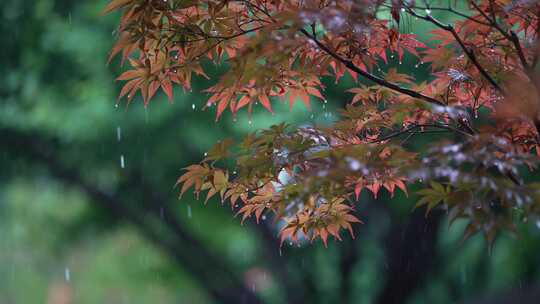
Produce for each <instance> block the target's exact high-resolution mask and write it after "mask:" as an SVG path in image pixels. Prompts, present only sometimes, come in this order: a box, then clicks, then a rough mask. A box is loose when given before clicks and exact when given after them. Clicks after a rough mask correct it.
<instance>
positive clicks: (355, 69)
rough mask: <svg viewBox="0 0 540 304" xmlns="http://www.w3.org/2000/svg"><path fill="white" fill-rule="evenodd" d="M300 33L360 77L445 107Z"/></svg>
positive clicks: (435, 100)
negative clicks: (377, 74) (370, 71)
mask: <svg viewBox="0 0 540 304" xmlns="http://www.w3.org/2000/svg"><path fill="white" fill-rule="evenodd" d="M300 32H302V34H304V35H305V36H306V37H308V38H309V39H310V40H311V41H313V42H315V44H316V45H317V46H318V47H319V48H320V49H321V50H323V51H324V52H326V53H327V54H328V55H330V56H332V57H333V58H335V59H336V60H338V61H339V62H341V63H343V64H344V65H345V66H346V67H347V68H348V69H350V70H351V71H353V72H355V73H358V74H359V75H361V76H363V77H365V78H367V79H369V80H371V81H373V82H374V83H376V84H378V85H380V86H383V87H386V88H389V89H392V90H394V91H396V92H400V93H402V94H405V95H408V96H410V97H413V98H417V99H420V100H423V101H427V102H429V103H432V104H437V105H444V103H442V102H441V101H439V100H437V99H435V98H433V97H429V96H427V95H423V94H421V93H419V92H417V91H414V90H410V89H407V88H404V87H401V86H399V85H397V84H395V83H391V82H388V81H386V80H384V79H382V78H380V77H377V76H375V75H373V74H371V73H368V72H365V71H363V70H362V69H360V68H359V67H357V66H356V65H355V64H354V63H353V62H352V61H350V60H348V59H345V58H343V57H341V56H339V55H338V54H336V53H335V52H334V51H332V50H331V49H330V48H328V47H327V46H326V45H324V44H323V43H321V42H320V41H319V40H318V39H317V38H316V37H314V36H313V35H311V34H310V33H308V32H307V31H306V30H304V29H301V30H300Z"/></svg>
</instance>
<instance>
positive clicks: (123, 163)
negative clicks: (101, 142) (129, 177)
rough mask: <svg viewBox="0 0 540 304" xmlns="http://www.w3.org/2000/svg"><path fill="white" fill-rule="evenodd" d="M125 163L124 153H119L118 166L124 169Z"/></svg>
mask: <svg viewBox="0 0 540 304" xmlns="http://www.w3.org/2000/svg"><path fill="white" fill-rule="evenodd" d="M125 167H126V164H125V162H124V154H122V155H120V168H122V169H124V168H125Z"/></svg>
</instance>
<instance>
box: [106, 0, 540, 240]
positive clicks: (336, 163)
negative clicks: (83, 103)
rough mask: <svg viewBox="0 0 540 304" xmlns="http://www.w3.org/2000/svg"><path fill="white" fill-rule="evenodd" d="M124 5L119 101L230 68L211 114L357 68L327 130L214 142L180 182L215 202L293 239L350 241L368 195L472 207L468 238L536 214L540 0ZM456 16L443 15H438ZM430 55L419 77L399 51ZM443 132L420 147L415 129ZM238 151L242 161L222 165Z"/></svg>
mask: <svg viewBox="0 0 540 304" xmlns="http://www.w3.org/2000/svg"><path fill="white" fill-rule="evenodd" d="M115 10H121V11H122V17H121V21H120V25H119V28H118V41H117V42H116V44H115V45H114V47H113V48H112V52H111V59H112V58H114V57H115V56H117V55H119V54H121V57H122V62H124V61H125V60H127V61H128V62H129V66H130V68H129V69H128V70H127V71H126V72H124V73H123V74H122V75H120V76H119V77H118V80H122V81H126V82H125V84H124V86H123V88H122V90H121V92H120V97H121V98H122V97H125V98H126V99H127V102H128V103H129V102H131V101H132V100H133V98H134V97H135V96H136V94H137V93H139V92H140V94H141V95H142V98H143V101H144V103H145V105H147V104H148V103H149V102H150V100H151V99H152V98H153V97H154V96H155V94H156V92H157V91H158V90H159V89H160V88H161V90H162V91H163V92H164V93H165V94H166V95H167V96H168V97H169V99H170V100H171V101H172V100H173V86H174V85H175V84H176V85H179V86H181V87H183V89H184V90H190V89H191V82H192V78H193V77H194V76H198V77H205V78H208V76H207V74H206V73H205V70H204V67H205V66H207V65H208V64H209V63H213V64H221V63H226V66H227V72H226V73H224V74H223V75H222V76H221V77H220V78H219V79H218V80H217V83H216V84H215V85H213V86H211V87H209V88H208V89H206V92H208V93H209V94H210V97H209V99H208V101H207V103H206V105H205V106H206V107H212V106H214V105H215V106H216V107H215V108H216V119H218V118H220V117H221V116H222V115H223V113H224V112H225V111H226V110H227V109H228V110H229V111H230V112H231V113H232V115H233V116H235V115H237V113H238V112H239V111H240V110H241V109H243V108H246V109H247V112H248V113H251V111H252V109H253V106H258V105H259V104H260V105H262V106H263V107H264V108H266V109H267V110H268V111H270V112H272V104H273V103H274V102H278V101H279V100H283V101H285V100H287V101H288V102H289V104H290V106H291V107H292V106H293V103H294V102H296V101H302V102H303V103H304V104H305V105H306V107H307V108H309V107H310V102H311V100H325V97H324V95H323V92H324V85H323V83H322V79H323V78H325V77H328V78H334V79H335V81H336V83H337V82H338V81H339V80H340V79H341V78H342V77H344V76H345V75H346V74H349V75H350V77H352V78H353V79H354V80H355V83H357V86H356V87H353V88H350V89H349V90H348V92H350V93H352V94H354V95H353V96H352V99H351V101H350V102H349V103H348V104H347V105H346V107H345V108H344V109H343V110H342V111H341V116H340V119H339V120H338V121H337V122H336V123H335V124H333V125H332V126H330V127H304V128H294V127H292V126H288V125H285V124H281V125H276V126H273V127H271V128H269V129H267V130H261V131H259V132H256V133H253V134H249V135H248V136H246V138H245V139H244V140H243V141H242V142H241V143H239V144H238V145H235V144H234V143H233V142H232V141H231V140H223V141H221V142H219V143H218V144H216V145H215V146H214V147H213V148H212V149H211V150H210V151H209V152H208V153H207V155H206V156H205V158H204V159H203V160H202V161H201V162H200V163H199V164H194V165H191V166H189V167H187V168H186V172H185V173H184V174H183V175H182V176H181V177H180V178H179V180H178V184H179V187H180V192H181V194H184V193H185V192H186V191H188V190H189V189H191V188H193V189H194V192H195V193H196V194H197V195H198V194H199V193H202V192H204V193H206V200H208V199H210V198H211V197H213V196H215V195H219V196H220V198H221V200H222V201H228V202H230V204H231V206H232V207H233V208H236V210H238V213H239V214H241V215H242V220H245V219H247V218H249V217H251V216H254V217H255V218H256V220H257V222H259V220H260V219H261V218H266V217H267V216H272V217H273V218H274V219H275V220H276V221H282V222H284V225H283V228H282V230H281V239H282V241H284V240H286V239H291V240H292V241H298V240H300V239H311V240H313V239H316V238H321V239H322V241H323V242H324V244H325V245H326V244H327V240H328V238H329V236H333V237H335V238H336V239H341V236H340V231H341V229H347V230H349V231H350V233H351V235H352V231H353V230H352V226H351V224H352V223H356V222H360V220H359V219H358V217H357V215H356V214H355V212H354V203H355V202H356V201H357V200H358V199H359V197H360V194H361V192H362V191H363V190H364V189H366V191H369V192H371V193H372V194H373V195H374V196H375V197H377V195H378V193H379V192H380V191H382V189H386V191H388V192H390V193H391V194H393V193H394V192H395V190H396V189H400V190H401V191H403V192H405V193H407V188H406V185H407V184H414V183H418V182H419V181H420V182H421V184H423V185H424V188H423V189H422V190H419V191H417V192H416V194H418V195H420V196H421V198H420V200H419V201H418V206H421V205H427V210H428V211H429V210H431V209H432V208H435V207H438V208H443V209H446V210H448V211H449V216H450V218H451V220H453V219H455V218H467V219H468V220H469V225H468V227H467V229H466V231H465V234H466V236H469V235H472V234H474V233H477V232H482V233H484V235H485V236H486V238H487V239H488V241H492V240H493V239H494V238H495V236H496V234H497V232H498V231H500V230H501V229H513V228H514V225H515V210H519V211H520V214H521V215H522V216H525V217H528V216H537V215H540V185H539V184H537V183H532V182H526V181H524V180H523V178H522V177H521V174H522V172H523V169H524V168H525V169H528V170H534V168H535V166H536V164H537V158H538V157H537V155H536V154H535V153H538V152H539V149H540V146H539V135H538V131H539V128H540V113H539V109H540V104H539V102H540V100H539V92H540V82H539V81H538V73H537V69H536V66H537V62H538V58H539V55H540V44H539V32H540V24H539V19H540V4H539V3H538V2H537V1H534V0H478V1H474V0H468V1H427V0H426V1H418V0H417V1H414V0H408V1H401V0H391V1H383V0H356V1H353V0H332V1H326V0H237V1H235V0H114V1H111V2H110V3H109V4H108V6H107V7H106V8H105V12H111V11H115ZM438 12H445V13H446V14H447V15H451V16H452V17H453V20H454V21H452V23H446V22H443V21H441V20H439V19H437V18H436V17H435V16H436V15H437V13H438ZM407 19H414V20H418V21H419V22H420V21H422V22H423V23H424V24H425V25H430V26H432V27H434V28H435V30H433V31H432V32H431V33H430V35H429V40H428V41H423V42H422V41H420V40H419V38H418V37H417V36H416V35H415V34H413V33H404V32H403V30H400V29H402V28H403V23H404V22H406V20H407ZM406 54H408V55H407V56H410V57H411V58H416V60H417V61H418V64H429V65H430V67H431V75H432V77H431V78H430V79H429V81H426V82H422V83H419V82H417V81H416V80H415V78H414V75H410V74H402V73H399V72H398V70H397V69H396V68H395V67H392V66H391V64H390V63H389V59H388V57H391V58H396V59H397V60H399V62H401V61H402V60H403V58H404V56H405V55H406ZM432 133H440V136H439V137H440V139H441V140H440V142H438V143H434V144H433V146H432V147H430V148H426V149H424V150H422V151H409V150H408V149H407V145H406V144H405V143H406V142H407V140H408V139H409V138H411V137H412V136H420V135H423V134H432ZM225 159H234V160H235V161H236V164H235V167H234V169H227V168H225V167H223V166H221V167H220V166H217V164H218V163H219V162H221V161H223V160H225Z"/></svg>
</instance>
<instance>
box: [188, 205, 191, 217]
mask: <svg viewBox="0 0 540 304" xmlns="http://www.w3.org/2000/svg"><path fill="white" fill-rule="evenodd" d="M187 216H188V218H191V217H192V213H191V205H187Z"/></svg>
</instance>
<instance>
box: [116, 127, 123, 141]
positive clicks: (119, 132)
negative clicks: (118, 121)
mask: <svg viewBox="0 0 540 304" xmlns="http://www.w3.org/2000/svg"><path fill="white" fill-rule="evenodd" d="M116 140H118V141H121V140H122V128H120V126H118V127H116Z"/></svg>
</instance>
